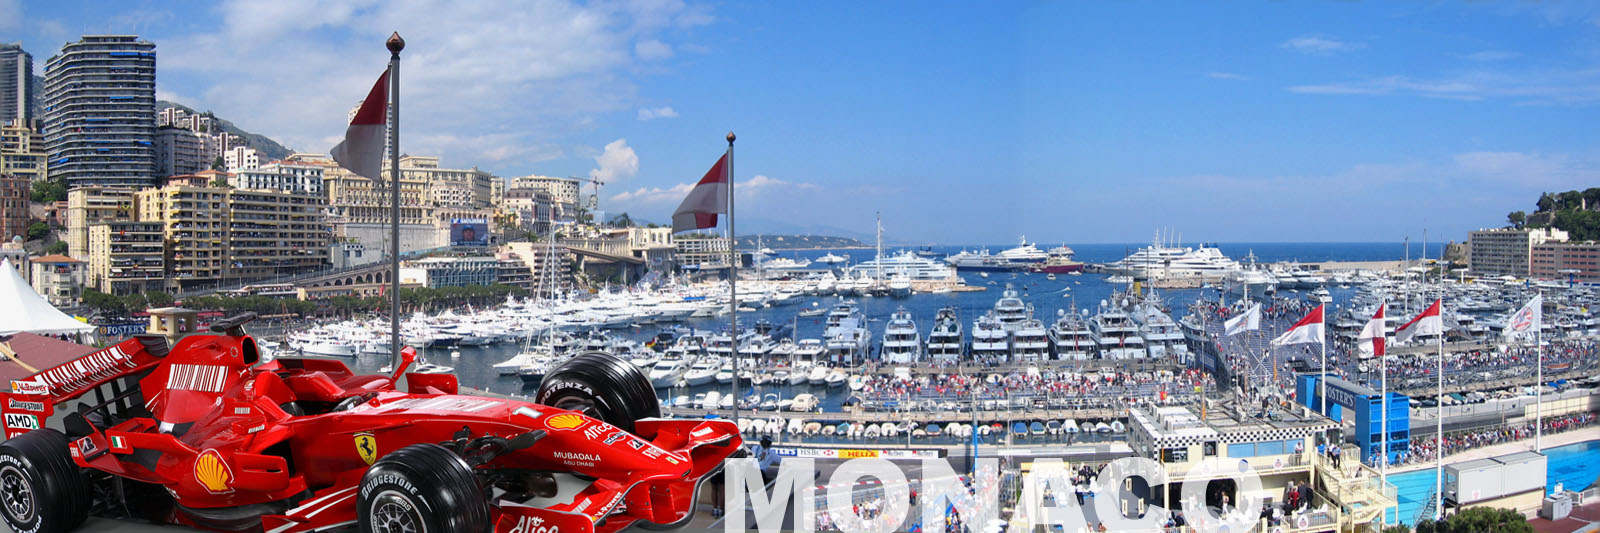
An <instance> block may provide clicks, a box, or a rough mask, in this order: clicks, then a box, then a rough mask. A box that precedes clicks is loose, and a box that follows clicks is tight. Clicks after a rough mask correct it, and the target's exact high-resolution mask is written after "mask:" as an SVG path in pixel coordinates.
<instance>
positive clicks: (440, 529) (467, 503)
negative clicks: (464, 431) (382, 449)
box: [356, 444, 491, 533]
mask: <svg viewBox="0 0 1600 533" xmlns="http://www.w3.org/2000/svg"><path fill="white" fill-rule="evenodd" d="M356 502H357V503H356V525H357V527H358V528H359V530H360V531H361V533H391V532H397V531H414V532H416V533H456V532H462V533H480V532H487V531H489V527H490V525H491V524H490V523H489V501H488V499H486V498H485V497H484V495H483V488H482V487H480V486H479V485H478V480H477V478H476V477H474V476H473V475H472V468H470V467H468V466H467V463H466V462H465V461H462V460H461V457H459V456H457V455H456V454H455V452H452V451H450V450H447V449H445V448H444V447H442V446H439V445H437V444H413V445H410V446H406V447H404V448H401V449H399V450H395V451H394V452H393V453H390V454H389V455H385V456H383V458H382V459H379V460H378V462H377V463H374V464H373V465H372V467H371V468H368V469H367V473H366V474H365V475H363V476H361V490H360V492H359V493H357V496H356ZM405 526H409V527H410V529H405Z"/></svg>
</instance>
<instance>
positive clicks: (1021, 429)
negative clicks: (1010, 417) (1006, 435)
mask: <svg viewBox="0 0 1600 533" xmlns="http://www.w3.org/2000/svg"><path fill="white" fill-rule="evenodd" d="M1011 434H1012V435H1027V434H1028V424H1027V423H1024V422H1014V423H1012V424H1011Z"/></svg>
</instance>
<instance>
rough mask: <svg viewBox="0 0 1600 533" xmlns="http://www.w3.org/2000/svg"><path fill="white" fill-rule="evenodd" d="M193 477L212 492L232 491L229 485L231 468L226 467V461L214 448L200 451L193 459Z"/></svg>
mask: <svg viewBox="0 0 1600 533" xmlns="http://www.w3.org/2000/svg"><path fill="white" fill-rule="evenodd" d="M194 479H195V480H196V481H199V482H200V484H201V485H202V486H204V487H205V488H206V491H208V492H210V493H212V494H227V493H230V492H233V487H232V486H231V485H229V483H230V482H232V481H233V469H231V468H228V462H227V461H224V460H223V459H222V454H220V453H217V450H215V449H207V450H206V451H204V452H200V457H198V458H196V459H195V460H194Z"/></svg>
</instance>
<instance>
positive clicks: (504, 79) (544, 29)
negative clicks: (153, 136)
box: [0, 0, 711, 175]
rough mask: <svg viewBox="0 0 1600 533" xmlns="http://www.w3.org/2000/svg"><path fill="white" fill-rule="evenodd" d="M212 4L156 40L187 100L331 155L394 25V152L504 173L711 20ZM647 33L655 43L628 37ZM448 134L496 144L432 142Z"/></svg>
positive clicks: (681, 6) (663, 13)
mask: <svg viewBox="0 0 1600 533" xmlns="http://www.w3.org/2000/svg"><path fill="white" fill-rule="evenodd" d="M0 1H6V0H0ZM215 9H216V10H217V12H218V13H220V15H221V23H220V24H219V25H216V26H205V27H206V28H207V30H205V32H204V33H195V34H190V35H180V36H174V37H169V38H164V39H162V41H161V43H159V44H160V46H161V61H162V64H161V68H162V69H163V70H164V71H169V72H170V71H175V72H177V77H178V79H184V80H195V81H194V82H192V83H193V84H194V85H192V86H184V87H172V88H171V90H173V91H174V92H181V93H182V94H185V95H192V97H193V100H192V101H191V102H189V103H192V104H193V105H195V106H198V107H201V108H206V109H212V110H214V111H216V113H217V114H219V115H221V116H224V117H227V118H228V119H229V120H232V121H233V122H234V123H236V124H239V125H240V126H241V127H243V128H246V129H249V130H251V131H257V132H261V133H264V134H267V135H270V136H272V137H274V138H276V139H279V140H280V141H283V142H285V143H286V144H288V145H289V146H291V147H294V148H296V149H300V150H312V151H321V150H327V149H328V148H329V147H330V145H328V144H327V143H325V142H324V139H325V138H327V137H329V136H330V135H333V134H336V133H338V132H342V131H343V130H344V127H345V124H344V121H345V117H346V113H347V112H348V111H349V110H350V109H351V108H352V107H353V106H354V105H355V104H356V102H357V101H358V100H360V98H361V97H362V96H363V95H364V94H365V93H366V91H367V89H368V88H370V87H371V85H372V81H373V79H374V78H376V77H377V76H378V75H379V74H380V73H381V72H382V71H383V68H384V64H385V62H386V60H387V59H388V52H387V51H386V50H384V47H383V42H384V40H385V39H386V38H387V37H388V36H389V34H390V32H391V31H394V30H397V29H398V30H399V31H400V33H401V35H402V36H403V37H404V38H405V39H406V43H407V46H406V50H405V51H404V52H402V54H401V56H402V68H401V94H400V97H401V125H402V127H401V135H402V138H401V144H402V146H401V148H402V150H404V151H407V152H410V153H422V152H421V151H420V150H422V149H432V148H434V147H439V146H443V147H444V149H445V150H447V151H446V152H445V153H441V154H438V155H440V156H441V157H443V158H444V159H445V160H446V161H454V162H456V163H455V164H461V165H468V164H474V163H478V162H487V161H493V162H495V164H496V165H498V168H495V169H489V170H492V171H495V172H498V173H503V174H508V175H509V174H517V173H522V172H527V171H531V170H532V169H531V168H529V167H530V165H531V164H533V163H535V162H538V161H541V160H544V159H545V158H547V157H549V156H550V154H551V153H552V152H554V151H559V150H555V149H552V148H550V144H551V142H552V139H558V138H561V137H564V136H568V135H571V134H574V133H577V132H581V131H586V130H587V129H589V128H592V127H593V124H595V117H596V116H597V115H603V114H607V113H615V112H619V111H624V112H625V111H626V110H628V109H631V108H635V107H636V106H637V105H638V103H639V102H638V101H637V100H639V99H640V98H639V96H638V91H639V89H638V85H637V84H636V83H635V82H634V81H633V78H634V77H636V76H639V75H642V74H640V72H641V71H640V70H639V69H637V68H635V67H637V66H639V65H638V64H637V63H638V62H639V61H642V59H641V58H642V56H643V55H649V54H652V53H654V54H657V55H656V56H652V57H660V53H661V52H662V51H663V50H666V51H670V50H671V49H672V45H671V44H670V39H669V37H670V36H672V35H679V32H677V30H680V29H683V28H687V27H692V26H696V25H700V24H703V23H705V22H708V21H710V20H711V17H710V14H709V12H708V11H707V10H708V8H706V7H704V6H689V5H686V4H685V3H683V2H681V1H676V0H666V1H659V2H646V1H641V2H622V3H606V2H599V3H577V2H574V1H569V0H534V1H532V2H510V1H507V0H500V1H483V2H449V1H447V0H410V1H403V2H382V1H380V0H328V1H312V0H273V1H270V2H259V1H255V0H225V1H224V2H223V3H222V4H221V5H219V6H218V7H216V8H215ZM652 41H653V42H658V43H660V44H661V46H656V45H651V44H645V45H644V46H643V47H642V48H641V47H640V46H639V44H636V43H649V42H652ZM663 47H665V48H663ZM641 50H642V51H643V52H644V54H640V51H641ZM449 136H454V137H457V138H460V139H473V138H478V137H485V138H492V139H496V140H498V141H499V142H497V143H494V144H491V145H474V144H471V143H468V142H454V143H445V142H432V141H441V140H442V139H444V138H446V137H449ZM430 139H431V142H429V143H427V145H426V146H425V145H424V144H423V143H422V141H423V140H430ZM569 155H570V154H569Z"/></svg>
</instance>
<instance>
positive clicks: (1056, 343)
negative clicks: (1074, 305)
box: [1049, 309, 1098, 361]
mask: <svg viewBox="0 0 1600 533" xmlns="http://www.w3.org/2000/svg"><path fill="white" fill-rule="evenodd" d="M1066 311H1067V310H1065V309H1063V310H1061V312H1060V313H1058V315H1059V316H1057V317H1056V321H1055V323H1054V324H1051V325H1050V332H1049V337H1050V351H1051V353H1053V354H1055V357H1056V359H1062V360H1068V361H1086V360H1089V359H1094V358H1095V357H1096V352H1097V351H1098V345H1097V344H1095V342H1094V331H1092V330H1090V329H1089V322H1088V321H1086V320H1084V319H1083V317H1082V316H1080V315H1078V314H1077V313H1069V312H1066Z"/></svg>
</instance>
